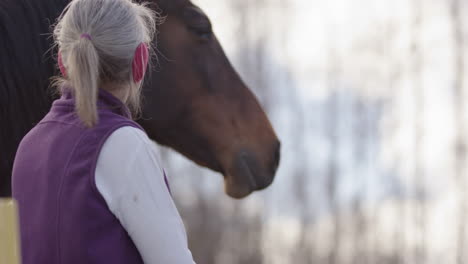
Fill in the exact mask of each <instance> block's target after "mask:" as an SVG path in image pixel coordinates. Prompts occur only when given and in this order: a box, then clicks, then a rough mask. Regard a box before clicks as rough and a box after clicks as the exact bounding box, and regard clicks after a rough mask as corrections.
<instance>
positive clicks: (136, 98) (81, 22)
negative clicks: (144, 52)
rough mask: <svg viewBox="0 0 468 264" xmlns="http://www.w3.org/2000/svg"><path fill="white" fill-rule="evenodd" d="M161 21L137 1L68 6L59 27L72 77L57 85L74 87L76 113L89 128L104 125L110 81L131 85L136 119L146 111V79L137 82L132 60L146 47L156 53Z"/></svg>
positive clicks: (77, 0)
mask: <svg viewBox="0 0 468 264" xmlns="http://www.w3.org/2000/svg"><path fill="white" fill-rule="evenodd" d="M158 19H159V16H158V14H157V13H156V12H154V11H152V10H151V9H149V8H148V7H147V6H146V5H145V4H136V3H133V2H132V1H131V0H73V1H72V2H71V3H70V4H68V5H67V7H66V8H65V10H64V11H63V13H62V15H61V16H60V17H59V19H58V22H57V24H56V26H55V28H54V39H55V44H56V45H58V48H59V50H60V52H61V56H62V62H63V65H64V66H65V68H66V72H67V74H66V77H58V78H56V81H55V84H56V85H57V86H62V85H64V84H69V86H71V87H72V89H73V90H72V92H73V93H74V95H75V100H76V112H77V114H78V116H79V117H80V119H81V120H82V121H83V123H84V124H85V125H86V126H88V127H92V126H94V125H95V124H96V123H97V122H98V114H97V97H98V89H99V86H101V85H103V84H104V83H115V84H123V85H125V86H126V87H130V91H129V96H128V100H127V102H125V103H126V104H127V105H128V107H129V108H130V110H131V111H132V113H133V114H134V115H136V114H138V113H139V112H140V109H141V106H140V104H141V102H140V101H141V100H140V94H141V86H142V83H143V81H142V82H139V83H137V84H136V83H134V81H133V74H132V61H133V57H134V54H135V50H136V48H137V46H138V45H139V44H140V43H142V42H143V43H146V44H147V45H148V47H150V49H151V45H150V44H151V41H152V39H153V37H154V34H155V31H156V24H157V22H158V21H159V20H158ZM150 54H151V53H150ZM117 86H118V87H121V85H117Z"/></svg>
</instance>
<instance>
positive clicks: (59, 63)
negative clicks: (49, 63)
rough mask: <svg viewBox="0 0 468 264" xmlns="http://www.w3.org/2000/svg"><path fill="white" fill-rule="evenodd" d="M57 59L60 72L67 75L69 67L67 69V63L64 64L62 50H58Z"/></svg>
mask: <svg viewBox="0 0 468 264" xmlns="http://www.w3.org/2000/svg"><path fill="white" fill-rule="evenodd" d="M57 60H58V66H59V69H60V72H61V73H62V76H63V77H67V69H65V65H63V61H62V52H61V51H60V50H59V52H58V58H57Z"/></svg>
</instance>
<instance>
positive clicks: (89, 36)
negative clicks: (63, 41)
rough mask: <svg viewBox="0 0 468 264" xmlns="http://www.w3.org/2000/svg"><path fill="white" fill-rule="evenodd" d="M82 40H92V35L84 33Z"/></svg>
mask: <svg viewBox="0 0 468 264" xmlns="http://www.w3.org/2000/svg"><path fill="white" fill-rule="evenodd" d="M80 38H87V39H89V40H91V35H89V34H88V33H83V34H81V36H80Z"/></svg>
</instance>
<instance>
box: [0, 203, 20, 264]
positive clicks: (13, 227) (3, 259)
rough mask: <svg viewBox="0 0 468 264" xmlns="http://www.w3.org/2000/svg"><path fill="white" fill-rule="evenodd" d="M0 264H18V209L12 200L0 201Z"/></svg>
mask: <svg viewBox="0 0 468 264" xmlns="http://www.w3.org/2000/svg"><path fill="white" fill-rule="evenodd" d="M0 264H20V241H19V229H18V208H17V205H16V202H15V201H14V200H13V199H0Z"/></svg>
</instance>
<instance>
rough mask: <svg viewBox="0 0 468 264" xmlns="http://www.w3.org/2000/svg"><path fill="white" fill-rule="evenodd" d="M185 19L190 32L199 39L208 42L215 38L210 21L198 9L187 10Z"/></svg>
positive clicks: (184, 14)
mask: <svg viewBox="0 0 468 264" xmlns="http://www.w3.org/2000/svg"><path fill="white" fill-rule="evenodd" d="M183 17H184V20H185V23H186V25H187V27H188V28H189V30H190V31H192V32H193V33H194V34H196V35H197V37H199V38H201V39H203V40H208V39H210V38H211V37H212V36H213V31H212V28H211V22H210V20H209V19H208V17H207V16H206V15H205V14H204V13H203V11H201V10H200V9H199V8H198V7H189V8H186V9H185V10H184V13H183Z"/></svg>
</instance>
